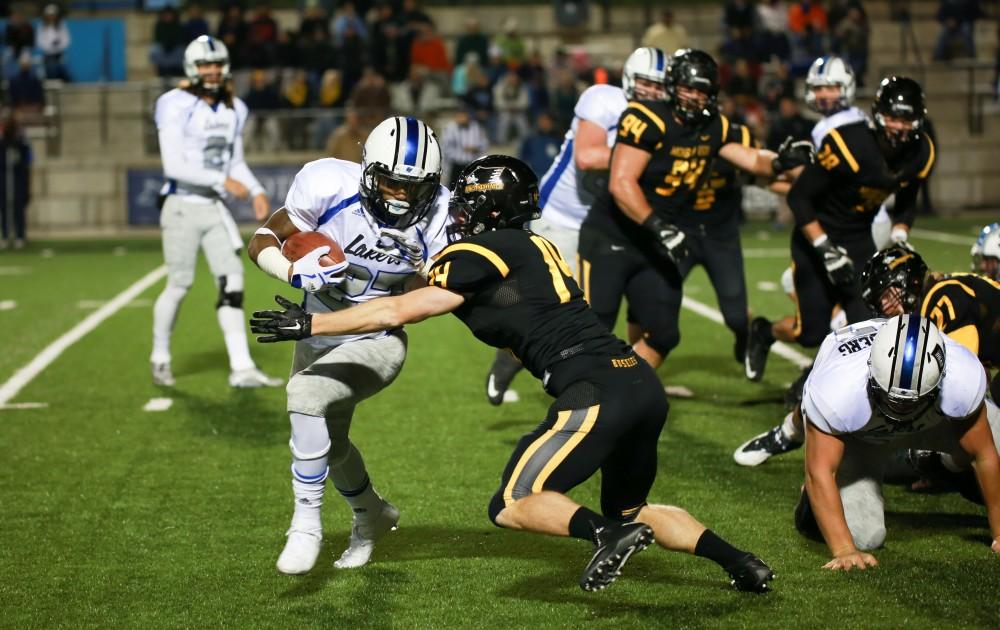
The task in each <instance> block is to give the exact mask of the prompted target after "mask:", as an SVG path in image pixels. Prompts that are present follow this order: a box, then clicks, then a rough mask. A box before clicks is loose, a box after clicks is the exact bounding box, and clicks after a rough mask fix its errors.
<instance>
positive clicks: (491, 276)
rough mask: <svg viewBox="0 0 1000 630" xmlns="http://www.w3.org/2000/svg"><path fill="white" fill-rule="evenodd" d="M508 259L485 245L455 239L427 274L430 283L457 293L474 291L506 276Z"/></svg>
mask: <svg viewBox="0 0 1000 630" xmlns="http://www.w3.org/2000/svg"><path fill="white" fill-rule="evenodd" d="M505 269H506V265H505V263H504V262H503V261H502V260H501V259H500V257H499V256H498V255H497V254H496V253H495V252H493V251H491V250H489V249H487V248H486V247H483V246H482V245H477V244H472V243H461V242H459V243H455V244H453V245H450V246H448V247H447V248H445V249H444V251H442V252H441V255H440V256H439V257H438V259H437V260H436V261H434V264H433V265H432V266H431V269H430V272H429V273H428V275H427V284H429V285H432V286H436V287H441V288H442V289H449V290H451V291H455V292H457V293H472V292H474V291H476V290H477V289H479V288H481V287H483V286H485V285H487V284H489V283H492V282H496V281H498V280H500V279H502V278H503V277H505V276H506V273H505V272H504V270H505Z"/></svg>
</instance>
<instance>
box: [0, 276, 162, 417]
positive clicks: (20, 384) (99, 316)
mask: <svg viewBox="0 0 1000 630" xmlns="http://www.w3.org/2000/svg"><path fill="white" fill-rule="evenodd" d="M166 275H167V267H166V266H165V265H161V266H159V267H157V268H156V269H154V270H152V271H150V272H149V273H147V274H146V275H145V276H143V277H142V278H140V279H139V280H137V281H136V282H135V283H134V284H133V285H132V286H130V287H129V288H127V289H125V290H124V291H122V292H121V293H119V294H118V295H116V296H115V297H114V298H113V299H112V300H111V301H109V302H108V303H107V304H105V305H103V306H101V308H99V309H97V310H96V311H94V312H93V313H91V314H90V315H88V316H87V317H86V318H84V319H83V321H81V322H80V323H79V324H77V325H76V326H74V327H73V328H71V329H70V330H69V331H68V332H66V333H65V334H63V335H62V336H61V337H59V338H58V339H56V340H55V341H53V342H52V343H50V344H49V345H48V346H47V347H46V348H45V349H44V350H42V351H41V352H39V353H38V355H37V356H35V358H34V359H32V360H31V362H30V363H28V365H26V366H24V367H23V368H21V369H20V370H18V371H17V372H15V373H14V376H11V377H10V379H9V380H8V381H7V382H6V383H4V384H3V385H0V407H2V406H4V405H6V404H7V403H8V402H10V400H11V399H12V398H14V397H15V396H17V394H18V392H20V391H21V390H22V389H23V388H24V386H25V385H27V384H28V383H30V382H31V381H32V380H33V379H34V378H35V377H36V376H38V375H39V374H40V373H41V372H42V370H44V369H45V368H47V367H48V366H49V365H51V364H52V362H53V361H55V360H56V359H58V358H59V355H61V354H62V353H63V352H65V351H66V349H67V348H69V347H70V346H72V345H73V344H74V343H76V342H77V341H79V340H80V339H82V338H83V337H84V336H85V335H86V334H87V333H89V332H90V331H92V330H94V329H95V328H97V327H98V326H99V325H100V324H101V322H103V321H104V320H106V319H107V318H109V317H111V316H112V315H114V314H115V313H117V312H118V311H119V310H121V309H122V307H124V306H125V305H126V304H128V303H129V302H131V301H132V300H134V299H135V298H136V297H138V296H139V294H141V293H142V292H143V291H145V290H146V289H148V288H149V287H151V286H152V285H154V284H156V283H157V282H159V281H160V280H161V279H163V277H164V276H166Z"/></svg>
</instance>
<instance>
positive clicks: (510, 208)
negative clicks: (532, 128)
mask: <svg viewBox="0 0 1000 630" xmlns="http://www.w3.org/2000/svg"><path fill="white" fill-rule="evenodd" d="M448 210H449V212H450V214H451V216H452V218H453V219H454V220H455V222H454V224H452V225H450V226H449V227H448V240H450V241H457V240H460V239H462V238H464V237H466V236H471V235H473V234H479V233H481V232H486V231H489V230H500V229H503V228H518V229H521V228H523V227H524V224H525V223H527V222H528V221H533V220H535V219H537V218H539V217H541V216H542V211H541V209H540V208H539V207H538V176H537V175H535V173H534V171H532V170H531V167H530V166H528V165H527V164H525V163H524V162H522V161H521V160H519V159H517V158H515V157H511V156H509V155H487V156H485V157H481V158H479V159H478V160H476V161H474V162H470V163H469V164H468V165H467V166H466V167H465V168H463V169H462V171H461V172H460V173H459V174H458V176H457V177H456V178H455V183H454V188H452V191H451V201H450V202H449V204H448Z"/></svg>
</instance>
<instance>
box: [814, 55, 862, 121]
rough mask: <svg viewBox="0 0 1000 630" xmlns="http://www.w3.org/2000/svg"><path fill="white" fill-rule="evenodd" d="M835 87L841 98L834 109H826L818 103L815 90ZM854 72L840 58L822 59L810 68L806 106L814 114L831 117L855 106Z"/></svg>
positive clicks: (817, 60)
mask: <svg viewBox="0 0 1000 630" xmlns="http://www.w3.org/2000/svg"><path fill="white" fill-rule="evenodd" d="M829 85H835V86H837V87H839V88H840V98H839V99H838V100H837V103H836V105H834V106H833V107H832V108H829V107H827V108H824V107H823V105H822V104H821V103H818V102H817V101H816V95H815V94H813V88H817V87H822V86H829ZM854 89H855V81H854V71H853V70H851V66H850V65H848V63H847V62H846V61H844V60H843V59H841V58H840V57H833V56H829V57H820V58H818V59H816V61H814V62H812V65H811V66H809V73H808V74H806V94H805V99H806V105H807V106H808V107H809V109H811V110H813V111H814V112H818V113H820V114H823V115H824V116H829V115H830V114H835V113H837V112H839V111H841V110H843V109H847V108H848V107H850V106H851V105H853V104H854Z"/></svg>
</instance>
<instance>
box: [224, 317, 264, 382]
mask: <svg viewBox="0 0 1000 630" xmlns="http://www.w3.org/2000/svg"><path fill="white" fill-rule="evenodd" d="M215 313H216V315H217V316H218V318H219V328H221V329H222V336H223V337H224V338H225V340H226V351H227V352H229V367H230V369H231V370H232V371H234V372H236V371H238V370H247V369H250V368H254V367H257V366H256V365H255V364H254V362H253V359H252V358H251V357H250V346H249V345H248V344H247V329H246V319H245V318H244V315H243V309H242V308H234V307H232V306H220V307H219V308H218V309H216V311H215Z"/></svg>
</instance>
